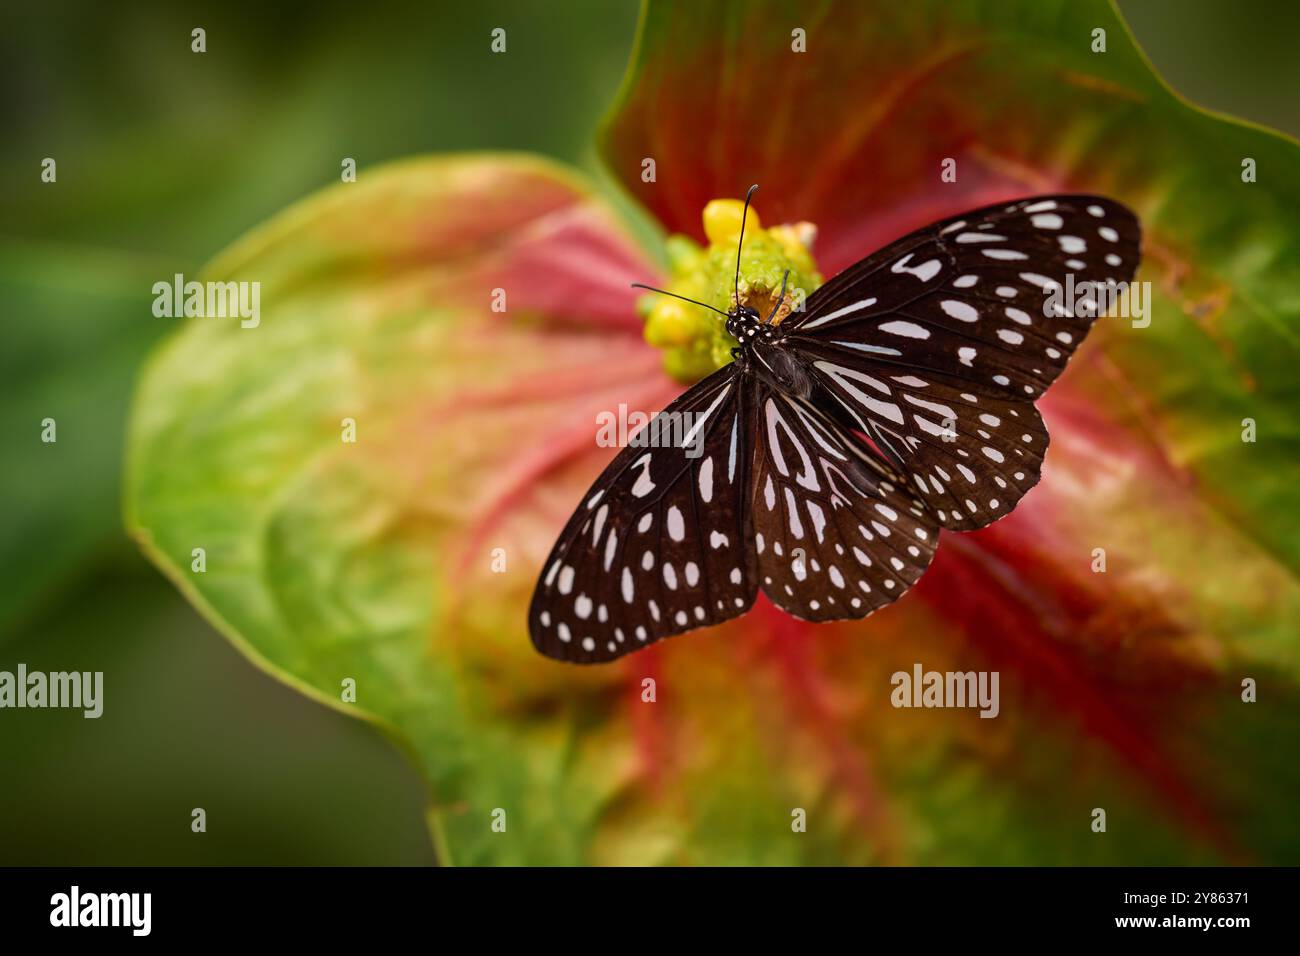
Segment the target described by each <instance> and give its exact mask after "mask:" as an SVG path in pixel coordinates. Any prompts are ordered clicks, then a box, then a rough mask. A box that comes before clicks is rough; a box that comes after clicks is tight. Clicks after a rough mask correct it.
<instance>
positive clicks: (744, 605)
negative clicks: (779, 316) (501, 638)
mask: <svg viewBox="0 0 1300 956" xmlns="http://www.w3.org/2000/svg"><path fill="white" fill-rule="evenodd" d="M743 384H744V383H743V377H742V376H741V375H739V374H738V372H737V366H735V365H728V366H726V367H725V368H722V369H720V370H719V371H717V372H714V373H713V374H712V375H710V376H709V377H708V378H706V379H704V380H703V381H701V382H699V383H697V384H696V385H694V386H692V387H691V388H690V389H688V390H687V391H686V392H685V393H684V394H683V395H681V396H680V397H679V398H678V399H677V400H676V401H674V402H673V403H672V404H671V405H669V406H668V407H667V408H666V409H664V412H662V413H660V415H658V416H656V418H655V419H654V420H653V421H652V422H651V424H650V425H648V426H647V427H646V428H645V429H644V430H643V431H642V432H641V433H640V440H641V441H647V440H650V441H653V442H654V443H655V445H656V447H643V446H635V445H632V444H629V446H628V447H627V448H624V449H623V450H622V451H621V452H619V454H618V455H617V456H616V457H615V458H614V461H613V462H612V463H611V464H610V465H609V467H608V468H606V469H605V471H604V473H603V474H601V476H600V477H599V478H598V479H596V482H595V483H594V484H593V485H592V486H591V488H590V490H589V491H588V492H587V494H586V496H585V497H584V498H583V502H582V504H580V505H579V506H578V509H577V511H576V512H575V514H574V515H573V517H572V518H570V519H569V523H568V524H567V525H566V526H565V528H564V530H563V531H562V532H561V534H560V537H559V540H558V541H557V542H556V544H555V547H554V548H553V549H552V551H551V555H550V557H549V558H547V560H546V563H545V564H544V565H543V568H542V572H541V577H540V579H539V580H538V582H537V587H536V590H535V591H534V592H533V601H532V606H531V607H530V609H529V613H528V624H529V630H530V632H531V634H532V639H533V644H534V645H535V646H536V647H537V649H538V650H540V651H541V652H542V653H543V654H546V655H547V656H549V657H555V658H559V659H561V660H567V661H574V662H578V663H597V662H600V661H608V660H611V659H613V658H615V657H619V656H621V655H623V654H626V653H628V652H630V651H635V650H638V649H640V648H642V647H645V646H646V645H647V644H649V643H651V642H653V641H657V640H659V639H660V638H663V637H668V636H670V635H673V634H680V633H681V632H683V631H688V630H691V629H692V628H697V627H704V626H705V625H708V624H716V623H718V622H720V621H725V620H728V619H730V618H733V617H736V616H737V615H739V614H743V613H744V612H745V611H746V610H748V609H749V607H750V606H751V605H752V604H753V602H754V596H755V594H756V592H757V586H756V583H755V582H756V578H755V570H754V558H753V549H752V548H751V547H749V546H748V541H749V539H750V530H749V517H748V502H747V501H746V497H747V495H748V491H749V487H750V477H749V467H750V460H749V457H748V451H747V450H748V449H749V448H750V447H751V435H752V432H753V429H754V425H753V423H752V421H751V417H752V414H751V409H752V397H751V396H750V395H748V394H747V393H746V391H745V389H744V387H743Z"/></svg>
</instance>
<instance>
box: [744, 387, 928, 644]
mask: <svg viewBox="0 0 1300 956" xmlns="http://www.w3.org/2000/svg"><path fill="white" fill-rule="evenodd" d="M756 391H757V399H756V407H755V412H754V425H755V428H756V435H755V455H754V469H753V472H754V480H753V494H752V497H751V498H750V501H749V507H750V508H751V509H752V510H753V522H752V523H753V531H754V539H753V548H754V551H755V553H756V554H757V557H758V574H759V583H760V586H761V587H762V588H763V590H764V592H765V593H766V594H767V596H768V597H769V598H771V600H772V602H773V603H774V604H776V605H777V606H778V607H780V608H782V609H783V610H785V611H788V612H789V613H791V614H793V615H795V616H796V617H799V618H803V619H804V620H809V621H825V620H835V619H842V618H857V617H864V616H866V615H867V614H869V613H871V612H872V611H873V610H875V609H876V608H878V607H881V606H882V605H885V604H888V603H890V602H891V601H894V600H896V599H897V598H898V597H899V596H901V595H902V594H903V592H905V591H906V590H907V589H908V588H910V587H911V586H912V585H913V584H914V583H916V581H917V579H919V578H920V577H921V575H922V574H923V573H924V572H925V569H926V567H927V566H928V565H929V563H930V558H931V557H932V556H933V554H934V549H935V547H936V545H937V544H938V534H939V529H938V525H937V523H936V522H935V520H934V518H933V517H932V516H931V515H930V514H929V513H928V511H927V510H926V508H925V505H924V504H922V503H921V502H920V501H919V500H918V499H917V496H916V495H914V494H912V493H910V492H909V490H908V489H907V487H906V484H905V481H904V479H902V478H901V476H899V475H897V474H895V473H894V472H893V470H892V469H890V468H889V467H888V465H887V464H886V463H885V462H884V461H883V460H882V459H880V458H879V457H878V456H876V455H874V454H872V453H871V452H870V450H869V449H867V448H866V447H865V446H864V445H863V444H862V443H861V442H860V441H859V440H858V439H857V438H855V437H854V436H853V435H851V434H849V433H848V432H847V431H846V430H845V429H844V428H843V427H842V426H841V425H839V424H838V423H836V422H835V421H833V420H832V419H831V418H829V417H828V416H826V415H824V414H823V413H821V412H820V411H818V409H817V408H815V407H814V406H813V405H811V404H810V403H808V402H805V401H802V400H800V399H798V398H796V397H794V396H791V395H789V394H786V393H784V392H782V391H781V390H779V389H777V388H774V387H772V386H771V385H770V384H767V383H765V382H759V383H758V384H757V388H756Z"/></svg>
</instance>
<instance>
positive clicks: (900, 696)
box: [889, 664, 1002, 717]
mask: <svg viewBox="0 0 1300 956" xmlns="http://www.w3.org/2000/svg"><path fill="white" fill-rule="evenodd" d="M889 682H890V683H891V684H893V685H894V690H893V692H892V693H891V694H890V695H889V702H890V703H891V704H893V705H894V706H895V707H972V708H973V707H978V708H979V709H980V716H981V717H996V716H997V715H998V713H999V712H1000V711H1001V709H1002V706H1001V703H1000V701H999V695H998V671H927V670H924V669H923V668H922V667H921V665H920V664H913V665H912V670H911V672H910V673H909V672H907V671H895V672H894V674H893V676H892V677H890V679H889Z"/></svg>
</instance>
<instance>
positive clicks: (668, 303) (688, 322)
mask: <svg viewBox="0 0 1300 956" xmlns="http://www.w3.org/2000/svg"><path fill="white" fill-rule="evenodd" d="M689 309H690V306H688V305H687V303H685V302H682V301H680V300H678V299H667V298H665V299H663V300H662V301H660V302H657V303H656V304H655V307H654V308H653V309H651V310H650V316H649V318H647V319H646V324H645V340H646V341H647V342H649V343H650V344H651V345H653V346H655V347H657V348H672V347H674V346H678V345H688V344H690V343H691V342H692V341H693V340H694V339H695V337H696V335H698V333H699V329H698V323H697V322H696V320H695V316H693V315H692V314H691V313H690V311H689Z"/></svg>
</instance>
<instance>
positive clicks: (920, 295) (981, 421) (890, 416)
mask: <svg viewBox="0 0 1300 956" xmlns="http://www.w3.org/2000/svg"><path fill="white" fill-rule="evenodd" d="M1140 240H1141V236H1140V229H1139V226H1138V222H1137V219H1136V218H1135V217H1134V216H1133V214H1132V213H1131V212H1129V211H1128V210H1127V209H1126V208H1125V207H1123V206H1121V205H1120V204H1118V203H1116V202H1114V201H1112V200H1108V199H1103V198H1101V197H1097V196H1043V197H1035V198H1033V199H1027V200H1022V201H1020V202H1016V203H1010V204H1000V205H996V206H989V207H986V208H984V209H979V210H975V211H972V212H968V213H965V214H963V215H961V216H957V217H954V218H952V219H948V220H944V221H942V222H939V223H936V224H934V225H933V226H930V227H927V228H926V229H922V230H920V231H918V232H915V233H912V234H911V235H909V236H906V237H904V238H902V239H900V240H898V241H897V242H894V243H892V244H891V245H889V246H887V247H885V248H884V249H882V250H881V251H879V252H877V253H875V254H873V255H872V256H870V257H868V258H867V259H865V260H863V261H862V262H860V263H858V264H857V265H855V266H852V267H850V268H849V269H846V270H845V271H844V272H842V273H840V274H839V275H837V276H836V277H835V278H834V279H832V280H831V281H830V282H828V283H827V284H826V285H825V286H823V287H822V288H820V289H818V290H817V292H815V293H814V294H813V295H812V296H811V297H809V299H808V302H807V307H806V311H805V312H804V313H802V314H800V315H797V316H795V317H793V318H792V319H790V320H787V324H786V325H785V330H786V332H787V340H786V341H787V343H788V346H789V347H790V348H791V349H793V350H795V351H796V353H797V354H798V355H799V357H800V358H801V360H802V364H803V365H804V366H805V367H806V368H807V369H808V370H809V372H810V374H811V376H812V378H813V379H814V381H815V384H816V385H817V386H818V388H817V390H816V391H817V399H818V400H819V401H821V402H822V403H823V404H824V405H827V407H828V408H829V410H830V411H832V412H833V413H834V414H836V415H837V416H838V417H840V418H841V420H843V421H845V422H847V423H849V424H850V425H851V427H853V428H854V429H857V430H860V431H861V432H862V433H864V434H865V435H866V436H867V437H869V438H870V439H871V440H872V442H873V443H875V444H876V446H877V447H878V448H879V449H880V450H881V451H882V452H883V453H885V454H886V456H887V457H888V458H889V459H890V460H891V461H892V462H893V463H894V464H895V465H897V466H898V467H899V468H900V469H901V470H903V471H904V472H906V473H907V474H908V475H909V476H910V481H911V487H912V488H913V489H914V490H915V491H916V492H917V493H918V494H919V495H920V496H921V497H922V498H923V499H924V501H925V502H926V503H927V504H928V505H929V506H930V507H931V508H932V509H933V510H934V512H935V514H936V516H937V517H938V519H939V520H940V522H941V523H942V524H943V525H944V526H946V527H952V528H958V529H962V530H970V529H973V528H978V527H982V526H983V525H986V524H988V523H989V522H991V521H994V520H996V519H997V518H1000V517H1002V516H1003V515H1005V514H1007V513H1008V512H1009V511H1010V510H1011V509H1012V508H1013V507H1014V506H1015V504H1016V502H1017V501H1019V500H1020V498H1021V497H1022V496H1023V495H1024V493H1025V492H1026V491H1028V490H1029V489H1030V488H1031V487H1033V485H1034V484H1035V483H1036V482H1037V481H1038V474H1039V468H1040V466H1041V463H1042V458H1043V454H1044V453H1045V452H1046V450H1047V430H1046V428H1045V427H1044V426H1043V423H1042V419H1041V418H1040V417H1039V415H1038V412H1037V411H1036V410H1035V409H1034V407H1033V404H1032V403H1033V401H1034V400H1035V399H1036V398H1037V397H1038V396H1040V395H1041V394H1042V392H1043V391H1044V390H1045V389H1046V388H1047V386H1048V385H1050V384H1051V383H1052V381H1054V380H1055V379H1056V377H1057V376H1058V375H1059V374H1060V373H1061V371H1062V370H1063V369H1064V367H1065V363H1066V362H1067V361H1068V360H1069V357H1070V355H1071V354H1072V353H1073V352H1074V349H1075V348H1076V347H1077V346H1078V344H1079V343H1080V342H1081V341H1082V340H1083V337H1084V336H1085V335H1086V334H1087V332H1088V330H1089V328H1090V327H1091V326H1092V323H1093V322H1094V321H1096V317H1097V309H1096V308H1093V307H1090V304H1091V305H1092V306H1095V305H1099V304H1101V301H1102V300H1101V299H1100V297H1099V296H1097V295H1096V294H1095V289H1094V288H1093V287H1088V286H1083V285H1082V284H1083V283H1085V282H1086V283H1093V284H1096V283H1112V282H1128V281H1130V280H1132V278H1133V274H1134V271H1135V270H1136V268H1137V264H1138V259H1139V256H1140ZM1067 283H1069V285H1068V286H1067ZM1071 288H1072V289H1075V290H1078V289H1080V288H1082V289H1083V290H1084V291H1082V292H1076V294H1075V295H1074V296H1067V295H1065V294H1064V293H1065V292H1066V291H1067V290H1068V289H1071Z"/></svg>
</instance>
